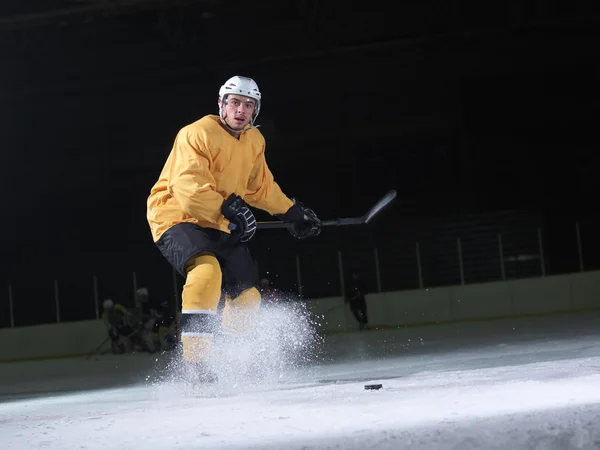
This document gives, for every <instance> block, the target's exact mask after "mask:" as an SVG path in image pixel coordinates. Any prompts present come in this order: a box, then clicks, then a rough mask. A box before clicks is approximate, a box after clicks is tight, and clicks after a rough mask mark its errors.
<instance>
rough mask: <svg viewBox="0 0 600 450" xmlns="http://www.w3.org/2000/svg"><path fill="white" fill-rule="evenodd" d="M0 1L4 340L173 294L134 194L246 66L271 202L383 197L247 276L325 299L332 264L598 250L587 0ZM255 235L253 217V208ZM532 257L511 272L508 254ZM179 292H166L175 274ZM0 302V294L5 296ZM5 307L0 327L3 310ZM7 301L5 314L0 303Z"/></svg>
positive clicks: (478, 275) (562, 267) (269, 257)
mask: <svg viewBox="0 0 600 450" xmlns="http://www.w3.org/2000/svg"><path fill="white" fill-rule="evenodd" d="M488 3H489V2H475V1H455V2H443V1H440V0H419V1H416V0H415V1H405V2H399V3H397V4H394V8H396V9H395V10H391V9H389V8H391V7H390V6H385V3H384V2H379V1H371V2H351V1H345V2H336V1H331V2H325V1H309V0H305V1H300V0H296V1H288V2H281V1H255V2H241V1H237V0H233V1H231V0H230V1H217V0H213V1H170V2H166V1H162V2H160V1H140V0H138V1H127V0H123V1H120V2H110V1H98V0H82V1H79V2H77V1H57V0H35V1H34V0H31V1H27V2H22V1H17V0H12V1H4V2H2V6H0V67H1V70H0V84H1V86H2V90H1V91H0V96H1V99H0V142H1V146H2V149H1V152H0V183H1V192H2V196H1V201H2V220H1V221H0V224H1V225H0V226H1V229H0V231H1V236H2V250H1V251H2V258H1V261H2V269H1V271H0V286H6V288H7V287H8V285H9V284H11V285H12V288H13V294H14V300H15V317H16V324H17V325H28V324H33V323H40V322H51V321H53V320H55V319H54V317H55V315H54V286H53V282H54V281H53V280H55V279H56V280H59V288H60V299H61V319H62V320H75V319H84V318H92V317H94V307H93V291H92V277H93V276H94V275H96V276H97V277H98V284H99V292H100V301H101V300H102V299H103V298H106V297H108V296H111V297H112V298H114V299H115V300H117V301H121V302H123V303H125V304H128V305H130V304H131V303H132V301H133V287H132V286H133V285H132V273H133V272H134V271H135V272H136V276H137V280H138V286H148V288H149V290H150V297H151V298H153V299H162V298H169V299H173V296H174V294H173V287H172V272H171V269H170V267H169V266H168V265H167V263H166V262H165V261H164V260H163V259H162V257H161V256H160V254H159V253H158V251H157V249H156V248H155V246H154V244H153V243H152V240H151V236H150V232H149V228H148V225H147V222H146V218H145V213H146V209H145V208H146V198H147V196H148V193H149V190H150V188H151V186H152V184H153V183H154V181H155V180H156V178H157V176H158V174H159V172H160V170H161V168H162V165H163V163H164V160H165V158H166V156H167V155H168V152H169V150H170V147H171V145H172V142H173V138H174V137H175V134H176V133H177V131H178V130H179V128H181V127H182V126H184V125H186V124H188V123H190V122H192V121H194V120H196V119H198V118H200V117H202V116H203V115H205V114H208V113H213V114H214V113H216V112H217V96H218V89H219V87H220V85H221V84H222V83H223V82H224V81H225V80H226V79H228V78H229V77H231V76H233V75H236V74H239V75H246V76H250V77H252V78H254V79H255V80H256V81H257V83H258V85H259V87H260V89H261V91H262V94H263V104H262V109H261V114H260V116H259V118H258V121H257V123H258V124H260V125H261V126H262V128H261V130H262V132H263V134H264V135H265V137H266V139H267V158H268V161H269V165H270V167H271V170H272V171H273V172H274V174H275V177H276V180H277V181H278V182H279V183H280V185H281V186H282V188H283V189H284V191H285V192H286V193H287V194H288V195H290V196H292V197H296V198H298V199H300V200H301V201H303V202H304V203H305V204H307V205H308V206H310V207H312V208H313V209H315V210H316V211H317V213H318V214H319V216H320V217H321V218H323V219H328V218H334V217H347V216H358V215H361V214H363V213H364V212H365V211H366V210H367V209H368V208H369V207H370V206H371V205H372V204H373V203H374V202H375V201H376V200H377V199H378V198H379V197H381V196H382V195H383V194H384V193H385V192H386V191H387V190H389V189H392V188H393V189H396V190H397V191H398V195H399V198H398V201H397V202H396V203H395V205H394V208H393V209H391V210H390V211H388V212H387V214H386V215H385V217H384V218H382V219H381V220H379V221H378V222H376V223H375V224H374V225H373V226H370V227H364V228H351V229H350V228H344V229H341V228H336V229H327V230H325V231H324V232H323V234H322V236H321V237H320V238H319V239H317V240H313V241H311V242H307V243H304V242H302V243H300V242H296V241H294V240H293V239H292V238H291V237H290V236H289V235H288V234H287V232H285V231H282V230H278V231H265V232H261V233H259V236H257V238H256V239H255V240H254V242H252V250H253V252H254V254H255V256H256V258H257V260H258V264H259V269H260V271H261V275H265V274H267V272H268V275H269V277H271V278H272V279H273V280H274V281H275V282H276V283H277V284H278V286H279V287H281V288H282V289H285V290H289V291H295V290H296V289H297V286H296V285H295V283H296V280H297V278H296V266H295V264H296V261H295V255H296V254H298V255H299V257H300V261H301V267H302V278H303V284H304V285H305V286H304V292H303V293H304V295H306V296H307V297H316V296H324V295H337V294H338V293H339V291H340V288H339V278H338V266H337V251H338V250H339V251H341V252H342V255H343V259H344V263H345V267H346V268H347V267H350V266H356V267H358V268H359V269H360V270H361V271H363V272H364V273H365V276H367V277H368V279H369V283H370V284H371V286H372V287H374V286H375V281H374V280H375V265H374V253H373V252H374V251H373V248H374V247H377V249H378V252H379V259H380V273H381V281H382V288H383V290H393V289H411V288H415V287H418V273H417V268H416V267H417V266H416V250H415V243H416V242H417V241H418V242H419V245H420V251H421V255H420V256H421V263H422V271H423V274H422V275H423V280H424V284H425V285H426V286H435V285H444V284H453V283H457V282H460V273H459V268H458V267H459V266H458V264H459V263H458V258H457V238H458V237H460V238H461V245H462V251H463V262H464V273H465V280H466V282H477V281H490V280H494V279H499V277H500V271H499V251H498V240H497V236H498V234H499V233H500V234H502V236H503V244H504V251H505V253H506V255H505V256H506V257H507V261H506V262H505V263H506V275H507V277H508V278H518V277H525V276H537V275H539V274H540V273H541V269H540V261H539V255H540V252H539V241H538V238H539V235H538V230H542V241H543V244H544V254H543V258H544V262H545V269H546V272H547V274H551V273H563V272H569V271H576V270H579V269H580V267H579V260H578V254H577V245H576V234H575V224H576V223H577V222H579V224H580V230H581V233H582V245H583V248H584V256H585V269H594V268H600V258H599V256H600V244H599V243H598V240H597V238H596V237H595V234H597V225H600V220H597V219H596V198H597V193H598V185H599V183H598V169H599V165H600V158H599V157H598V138H597V112H598V106H597V105H598V95H597V94H596V90H597V84H598V61H599V56H600V54H599V53H600V51H599V45H598V44H599V42H600V40H599V39H598V38H599V34H600V31H599V29H598V24H599V22H600V11H599V9H600V6H598V3H597V2H592V1H569V2H566V1H565V2H542V1H532V2H519V1H508V2H495V3H492V4H488ZM256 213H257V217H258V218H259V219H262V220H265V219H269V217H268V216H267V215H262V214H261V212H260V211H256ZM518 255H538V259H537V260H535V259H534V260H531V261H528V260H526V258H525V261H523V262H521V263H518V262H512V263H511V262H510V257H515V259H517V260H518V258H516V257H517V256H518ZM178 282H179V283H180V285H181V282H182V280H181V279H178ZM2 291H4V292H6V291H5V288H2ZM2 291H0V314H1V315H0V326H6V325H7V324H8V295H7V294H6V295H5V294H2ZM2 299H6V301H5V300H2Z"/></svg>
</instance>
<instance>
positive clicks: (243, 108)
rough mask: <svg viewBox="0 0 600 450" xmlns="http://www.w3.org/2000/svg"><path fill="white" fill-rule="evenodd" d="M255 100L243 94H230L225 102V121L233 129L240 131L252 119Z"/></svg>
mask: <svg viewBox="0 0 600 450" xmlns="http://www.w3.org/2000/svg"><path fill="white" fill-rule="evenodd" d="M255 110H256V100H254V99H253V98H250V97H246V96H244V95H237V94H231V95H229V96H228V97H227V100H226V104H225V122H227V125H229V126H230V127H231V128H233V129H234V130H239V131H242V130H243V129H244V127H245V126H246V125H248V124H249V123H250V120H252V115H253V114H254V111H255Z"/></svg>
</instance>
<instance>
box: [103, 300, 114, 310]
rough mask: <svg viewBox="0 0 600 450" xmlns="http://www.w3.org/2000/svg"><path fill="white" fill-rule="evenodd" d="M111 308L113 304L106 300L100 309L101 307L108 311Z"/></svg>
mask: <svg viewBox="0 0 600 450" xmlns="http://www.w3.org/2000/svg"><path fill="white" fill-rule="evenodd" d="M113 306H114V303H113V301H112V300H111V299H110V298H107V299H106V300H104V301H103V302H102V307H103V308H104V309H110V308H112V307H113Z"/></svg>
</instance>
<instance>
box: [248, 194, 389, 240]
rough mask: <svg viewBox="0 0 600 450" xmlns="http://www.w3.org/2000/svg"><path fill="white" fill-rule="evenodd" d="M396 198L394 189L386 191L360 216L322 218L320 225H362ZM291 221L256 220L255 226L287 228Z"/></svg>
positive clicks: (262, 228) (261, 227) (260, 227)
mask: <svg viewBox="0 0 600 450" xmlns="http://www.w3.org/2000/svg"><path fill="white" fill-rule="evenodd" d="M395 198H396V191H395V190H394V189H392V190H390V191H388V192H387V193H386V194H385V195H384V196H383V197H381V198H380V199H379V201H378V202H377V203H375V205H373V207H372V208H371V209H370V210H369V211H367V213H366V214H365V215H364V216H362V217H346V218H342V219H332V220H324V221H322V222H321V226H324V227H326V226H332V225H335V226H341V225H364V224H367V223H369V222H370V221H371V219H372V218H373V217H375V216H376V215H377V213H379V212H380V211H381V210H382V209H383V208H385V207H386V206H388V205H389V204H390V203H391V202H392V201H393V200H394V199H395ZM290 225H291V223H286V222H283V221H270V222H258V223H257V228H258V229H260V230H264V229H268V228H287V227H289V226H290Z"/></svg>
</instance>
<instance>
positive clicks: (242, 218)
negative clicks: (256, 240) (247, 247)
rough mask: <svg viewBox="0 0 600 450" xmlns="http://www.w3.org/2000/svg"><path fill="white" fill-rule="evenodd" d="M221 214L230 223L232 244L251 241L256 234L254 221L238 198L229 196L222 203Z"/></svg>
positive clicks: (232, 195) (233, 195) (244, 204)
mask: <svg viewBox="0 0 600 450" xmlns="http://www.w3.org/2000/svg"><path fill="white" fill-rule="evenodd" d="M221 213H222V214H223V216H225V218H226V219H227V220H229V222H230V226H229V229H230V230H231V238H232V240H233V241H234V242H236V241H242V242H248V241H249V240H250V239H252V237H253V236H254V233H256V219H255V218H254V214H252V211H250V209H249V208H248V207H247V206H246V203H245V202H244V200H242V198H241V197H240V196H238V195H235V194H231V195H230V196H229V197H228V198H227V199H226V200H225V201H224V202H223V206H222V207H221ZM232 225H233V226H232Z"/></svg>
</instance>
